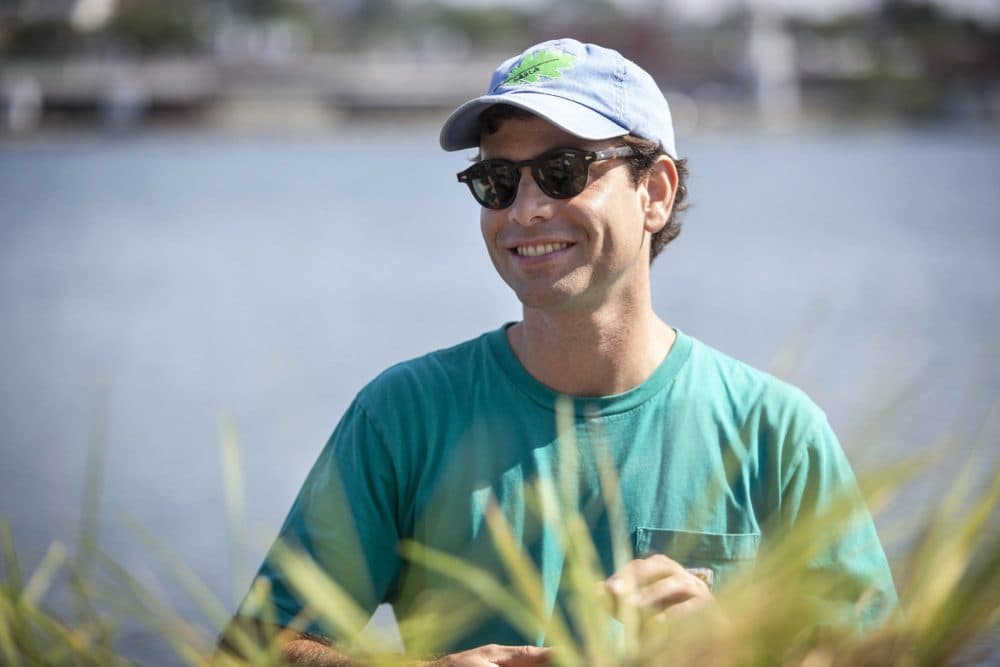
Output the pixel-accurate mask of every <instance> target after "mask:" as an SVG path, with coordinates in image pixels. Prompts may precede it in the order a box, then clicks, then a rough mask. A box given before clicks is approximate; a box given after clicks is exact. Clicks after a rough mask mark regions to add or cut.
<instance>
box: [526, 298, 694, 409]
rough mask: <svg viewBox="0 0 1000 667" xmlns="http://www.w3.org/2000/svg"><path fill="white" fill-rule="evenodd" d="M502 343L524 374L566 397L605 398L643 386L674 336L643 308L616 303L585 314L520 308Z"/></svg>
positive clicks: (644, 305)
mask: <svg viewBox="0 0 1000 667" xmlns="http://www.w3.org/2000/svg"><path fill="white" fill-rule="evenodd" d="M507 338H508V340H509V341H510V345H511V347H512V348H513V350H514V354H515V355H517V358H518V359H519V360H520V362H521V364H522V365H523V366H524V367H525V368H526V369H527V371H528V372H529V373H530V374H531V375H532V376H534V377H535V378H536V379H537V380H539V381H540V382H542V383H543V384H545V385H547V386H548V387H551V388H552V389H554V390H556V391H558V392H560V393H563V394H568V395H571V396H608V395H611V394H618V393H621V392H623V391H627V390H629V389H631V388H633V387H636V386H638V385H640V384H642V383H643V382H644V381H645V380H646V379H647V378H649V376H650V375H652V374H653V371H655V370H656V368H657V367H658V366H659V365H660V364H661V363H662V362H663V359H664V358H665V357H666V356H667V353H668V352H669V351H670V348H671V346H672V345H673V343H674V340H675V338H676V334H675V332H674V330H673V329H672V328H671V327H670V326H668V325H667V324H666V323H665V322H663V320H661V319H660V318H659V317H657V315H656V313H654V312H653V308H652V305H651V304H650V303H649V300H648V299H646V300H644V301H643V302H642V303H628V302H621V301H619V302H617V303H615V304H605V305H604V306H602V307H601V308H599V309H597V310H594V311H589V312H586V313H549V312H544V311H541V310H537V309H533V308H528V307H525V308H524V320H523V321H522V322H519V323H518V324H515V325H514V326H512V327H510V328H509V329H508V330H507Z"/></svg>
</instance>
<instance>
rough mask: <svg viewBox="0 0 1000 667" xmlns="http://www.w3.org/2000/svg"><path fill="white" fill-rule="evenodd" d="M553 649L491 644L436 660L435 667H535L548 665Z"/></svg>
mask: <svg viewBox="0 0 1000 667" xmlns="http://www.w3.org/2000/svg"><path fill="white" fill-rule="evenodd" d="M551 654H552V649H551V648H542V647H539V646H501V645H499V644H489V645H487V646H479V647H477V648H474V649H470V650H468V651H463V652H461V653H453V654H451V655H446V656H444V657H443V658H440V659H438V660H435V661H434V662H433V663H431V665H433V667H533V666H534V665H547V664H548V663H549V660H550V659H551Z"/></svg>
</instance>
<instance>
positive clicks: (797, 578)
mask: <svg viewBox="0 0 1000 667" xmlns="http://www.w3.org/2000/svg"><path fill="white" fill-rule="evenodd" d="M563 418H564V419H565V414H564V415H563ZM561 431H562V432H564V433H566V432H569V431H572V429H561ZM573 447H574V445H573V442H572V438H566V439H565V450H564V451H563V454H564V455H565V456H566V457H568V458H564V459H563V460H564V461H568V462H569V466H570V468H571V467H572V460H573V454H572V452H573ZM223 457H224V462H225V465H224V469H225V471H226V472H225V482H226V491H227V500H228V505H229V510H230V514H231V519H232V523H233V525H234V526H239V525H241V522H242V503H241V497H242V493H241V489H240V485H239V479H240V472H239V468H240V465H239V457H238V448H237V446H236V441H235V437H234V436H233V433H232V430H231V429H227V430H226V432H225V433H224V437H223ZM914 468H915V466H914V465H903V466H897V467H895V468H893V469H889V470H884V471H882V472H881V473H880V474H879V475H876V476H873V477H871V478H869V479H866V480H862V488H863V491H864V493H865V496H866V498H867V500H868V502H869V505H870V506H871V507H872V508H873V509H876V510H877V508H879V507H881V506H883V505H884V504H885V503H886V502H887V500H888V499H889V498H890V497H891V496H892V495H893V494H894V492H896V491H897V490H898V489H899V488H900V487H901V486H902V485H903V484H904V482H906V480H907V479H910V478H911V477H912V475H913V472H914ZM568 472H569V473H570V474H567V475H566V476H565V478H566V479H572V478H573V475H572V474H571V473H572V470H570V471H568ZM976 472H978V471H975V470H974V469H973V467H972V465H970V466H967V470H966V471H965V473H964V474H963V475H962V476H960V478H959V480H958V482H957V483H956V484H954V485H953V487H952V491H951V493H950V494H949V496H948V497H946V498H944V499H943V500H942V501H941V502H937V503H930V502H929V503H928V509H927V512H926V514H925V515H924V516H923V518H922V519H921V522H920V524H919V526H920V527H919V530H918V531H917V533H916V534H917V537H916V538H915V539H914V540H913V541H912V543H911V544H910V545H909V547H908V548H907V550H906V553H905V554H904V556H903V557H902V558H901V559H898V562H897V563H896V564H895V565H896V567H895V568H894V569H895V573H896V577H897V586H898V587H899V589H900V594H901V596H900V597H901V600H900V603H901V609H902V613H901V614H898V615H894V616H892V617H890V618H888V619H884V620H883V621H881V622H880V623H879V624H878V625H876V626H875V627H870V628H867V629H866V631H859V622H858V618H857V614H854V613H852V611H853V610H847V613H843V614H831V613H830V609H829V607H828V606H826V605H824V604H822V602H821V601H822V600H823V599H825V598H828V597H829V594H830V587H831V586H836V585H837V582H835V581H830V580H829V579H817V578H815V577H812V576H810V574H809V561H810V558H811V557H812V555H813V554H815V553H816V552H817V550H818V549H821V548H822V545H823V544H824V543H825V542H826V541H828V540H831V539H833V535H832V534H833V533H835V531H836V529H835V528H833V527H834V526H837V525H841V524H843V523H844V522H845V521H847V520H848V519H849V517H847V516H846V515H847V514H848V513H849V512H850V511H851V509H850V507H848V506H847V504H844V505H842V506H836V505H835V506H833V507H831V508H830V509H829V511H828V512H827V513H825V514H824V515H822V516H820V517H818V518H817V519H816V521H814V522H812V523H809V524H805V525H801V526H798V527H797V528H796V530H795V532H793V533H790V534H787V535H783V536H781V537H780V538H779V539H772V540H770V541H769V544H768V545H767V548H765V549H764V550H763V551H762V552H761V554H760V556H759V558H758V560H757V562H756V564H755V565H754V567H753V568H752V569H749V570H746V571H745V572H743V573H742V574H741V575H739V576H738V577H736V578H735V579H734V580H733V581H732V582H731V583H730V584H729V585H727V586H726V587H725V588H724V589H723V590H721V591H719V592H718V599H719V608H720V609H724V610H725V617H724V618H723V617H721V616H720V615H719V614H718V613H716V612H715V611H713V610H706V611H704V612H701V613H697V614H695V615H692V616H688V617H683V618H676V619H672V618H663V617H660V616H656V617H648V616H643V615H642V614H640V613H639V612H637V611H635V610H629V609H624V610H619V618H620V619H621V622H620V623H617V622H615V623H612V622H610V621H609V618H610V616H609V614H608V612H607V600H605V599H603V598H602V592H601V589H600V588H599V587H598V586H595V582H598V581H600V580H601V579H602V578H603V575H602V574H601V573H600V569H599V567H598V559H597V553H596V550H595V548H594V546H593V544H592V542H591V541H590V539H589V532H588V528H587V526H586V524H585V522H584V519H583V518H582V516H581V515H580V514H579V513H578V512H575V511H573V510H572V509H570V508H573V507H575V503H574V499H573V497H572V494H573V488H572V485H570V484H563V483H561V480H559V481H557V482H556V483H553V484H539V485H538V486H537V488H536V493H535V496H534V497H535V501H536V503H537V505H538V506H539V507H540V508H541V507H546V508H549V514H548V516H549V520H554V521H555V522H556V523H555V524H554V525H557V526H559V528H560V530H561V535H562V541H563V547H564V548H565V550H566V553H567V558H566V574H565V576H564V581H565V582H566V590H565V593H566V595H567V599H568V600H569V604H568V605H567V609H566V612H565V613H563V612H561V611H559V610H557V611H556V612H555V613H552V614H550V613H549V611H548V609H547V607H546V604H545V601H544V599H543V598H544V596H543V594H542V584H541V576H540V574H539V572H538V571H537V569H536V568H535V565H534V563H533V562H532V560H531V559H530V558H529V557H528V556H527V555H526V554H525V553H524V552H523V551H521V550H520V549H519V547H518V546H517V544H516V542H515V540H514V537H513V535H512V534H511V531H510V529H509V526H508V525H507V524H506V522H505V521H504V519H503V516H502V514H501V513H500V511H499V510H498V509H496V508H495V507H494V508H493V509H492V510H491V511H489V512H488V514H487V523H488V528H489V531H490V535H491V537H492V539H493V543H494V545H495V547H496V549H497V552H498V553H499V554H500V556H501V559H502V562H503V563H504V566H505V568H506V572H505V573H503V576H502V577H498V576H497V575H496V574H495V573H489V572H485V571H481V570H478V569H476V568H474V567H472V566H471V565H469V564H467V563H464V562H462V561H461V560H460V559H458V558H456V557H455V556H452V555H450V554H446V553H440V552H435V551H433V550H431V549H428V548H426V547H424V546H422V545H420V544H415V543H408V544H405V545H403V552H404V555H405V556H406V557H407V558H409V559H411V560H413V561H414V562H416V563H417V564H419V565H421V566H423V567H425V568H428V569H430V570H433V571H435V572H438V573H440V574H443V575H445V576H447V577H449V578H451V579H452V580H454V582H455V583H456V585H458V586H460V587H463V588H465V589H466V590H468V591H470V592H472V593H474V594H475V596H476V598H477V599H478V600H480V601H481V604H479V605H478V606H477V608H462V609H459V610H456V609H455V608H454V607H452V606H451V602H452V601H449V600H445V599H442V601H441V604H440V605H438V606H433V605H431V606H429V607H428V608H427V610H426V611H425V613H423V614H420V615H418V616H417V617H415V618H410V619H408V620H407V622H405V623H403V624H401V626H400V634H401V636H402V638H403V641H404V643H405V645H406V647H407V650H408V653H407V654H406V655H400V654H399V653H398V652H396V651H394V646H393V645H392V643H391V642H389V641H387V640H385V639H383V638H381V637H380V636H378V635H376V634H373V633H371V632H370V631H365V627H366V624H367V622H368V617H367V615H366V614H365V613H364V612H363V611H362V610H361V609H359V608H358V607H357V606H356V605H355V603H354V602H353V600H351V599H350V598H349V597H348V596H347V595H346V594H345V593H344V592H343V591H342V590H341V589H340V588H338V586H337V585H336V584H335V583H333V582H332V581H330V580H329V579H328V578H326V577H325V576H324V574H323V572H322V571H320V570H319V569H318V568H317V567H316V566H315V565H314V564H313V563H312V562H311V561H309V560H308V559H307V558H305V557H303V556H301V555H300V554H298V553H297V552H295V551H293V550H291V549H283V548H279V549H278V555H279V557H280V558H281V560H282V562H283V565H284V567H285V569H286V571H287V572H288V574H289V578H290V580H291V581H292V585H293V586H294V587H295V588H296V590H297V592H298V594H299V595H300V597H301V598H302V599H303V600H304V601H306V603H307V608H308V610H309V612H310V618H302V619H300V620H301V626H300V627H303V628H304V627H306V625H307V622H308V621H312V620H316V621H318V622H319V623H320V624H321V625H323V626H324V627H326V628H329V629H330V630H331V632H333V633H335V634H337V635H338V636H351V637H354V638H355V639H354V641H353V642H352V643H351V645H350V649H351V651H352V652H353V653H354V654H357V655H359V656H365V657H366V659H367V660H368V661H369V662H371V663H372V664H376V665H400V664H404V663H406V662H407V661H412V660H413V659H414V658H420V659H425V658H427V657H429V656H433V655H435V654H437V653H439V652H440V650H441V648H442V647H444V646H447V645H448V643H449V641H450V640H452V639H453V638H454V637H457V636H458V635H460V634H461V633H462V632H463V630H464V629H466V624H467V623H469V622H471V620H472V619H475V617H476V616H477V614H481V613H495V614H499V615H501V616H503V617H504V618H505V619H506V620H507V621H508V622H510V623H511V624H512V625H513V626H514V627H516V628H518V629H519V630H521V631H522V632H524V633H525V634H526V635H527V636H536V635H537V634H538V633H539V632H544V633H545V636H546V637H547V642H548V643H550V644H551V645H553V646H557V647H558V649H557V651H556V653H555V661H556V663H557V664H560V665H567V666H577V665H601V666H609V667H610V666H616V665H618V666H623V667H624V666H630V667H632V666H634V667H646V666H650V667H651V666H653V665H682V666H684V665H734V666H735V665H768V666H771V665H796V666H803V667H814V666H817V665H824V666H831V667H832V666H837V665H845V666H846V665H851V666H866V665H904V666H914V667H916V666H920V665H943V664H984V663H986V662H987V661H992V660H1000V642H998V641H997V631H998V629H1000V525H998V521H997V517H998V515H1000V512H998V508H1000V463H998V464H997V465H996V467H995V469H994V470H993V471H992V472H991V474H989V475H987V476H985V477H984V476H982V475H977V474H975V473H976ZM601 474H602V488H603V492H604V495H605V504H606V507H607V508H608V513H609V518H610V523H611V527H612V533H613V536H614V538H615V558H616V563H617V564H619V565H620V564H623V563H624V562H625V561H626V560H627V559H629V558H631V554H630V553H629V547H628V541H627V534H626V532H625V531H626V527H625V526H623V525H622V520H621V517H622V516H623V514H622V512H621V511H620V507H619V504H618V500H617V480H616V479H615V478H614V474H613V471H611V470H610V469H607V468H605V469H603V470H602V471H601ZM85 505H88V506H89V505H94V503H85ZM552 508H555V510H554V511H555V514H554V515H553V514H552ZM540 513H541V512H540ZM93 525H94V524H93V521H90V522H88V521H84V529H83V537H82V538H81V540H80V544H79V546H78V549H77V553H76V555H75V556H73V557H70V556H69V554H68V552H67V550H66V549H65V548H64V547H63V546H62V545H60V544H58V543H57V544H54V545H53V546H52V547H51V548H50V550H49V551H48V553H47V554H46V556H45V557H44V558H43V559H42V561H41V563H40V564H39V565H38V567H37V568H36V569H35V570H34V572H32V573H31V574H30V576H27V577H25V576H24V575H23V573H22V571H21V567H20V563H19V559H18V556H17V553H16V550H15V548H14V543H13V539H12V536H11V533H10V530H9V528H8V527H7V526H6V525H5V524H2V523H0V554H2V565H3V578H2V579H0V663H3V664H5V665H50V664H74V665H127V664H132V663H131V662H130V661H129V660H128V659H126V658H124V657H123V656H122V655H121V654H120V653H119V652H118V651H117V649H116V642H115V636H116V632H115V631H116V628H117V626H118V619H124V618H128V619H133V620H138V621H140V622H142V623H144V624H146V625H147V626H148V627H149V628H150V629H151V630H152V631H153V632H154V633H155V634H156V635H158V636H159V637H161V638H162V639H164V640H166V641H167V642H169V644H170V645H171V646H172V647H173V650H174V651H175V652H176V654H177V656H178V657H179V658H180V659H181V660H182V661H183V662H185V663H187V664H191V665H274V664H278V663H280V662H281V659H280V655H279V652H278V650H277V648H276V644H275V643H274V642H273V639H274V638H273V636H272V637H269V636H267V633H265V636H263V637H261V636H260V634H259V633H257V632H252V631H248V630H247V629H246V628H237V627H230V630H229V632H230V634H229V637H230V643H231V645H232V646H233V647H234V648H236V649H237V650H238V651H239V652H240V653H241V654H242V656H243V657H242V658H236V657H234V656H232V655H228V654H220V653H218V652H217V651H216V650H215V639H216V633H217V632H219V631H221V630H222V629H223V628H224V627H226V625H227V623H228V621H229V611H228V610H227V608H226V606H225V605H224V604H222V603H221V602H219V601H218V600H217V599H216V598H214V597H213V595H212V594H211V593H210V592H209V590H208V588H207V587H206V586H205V585H204V584H203V583H202V582H201V581H199V580H198V578H197V577H196V576H194V574H193V573H192V572H191V571H189V570H188V569H187V568H186V567H185V566H184V564H183V563H180V562H178V561H176V560H175V559H172V558H171V557H170V555H169V553H168V552H167V551H166V550H165V549H163V548H162V547H159V546H157V545H155V541H154V540H153V539H152V538H151V537H149V536H148V535H147V536H145V539H147V540H149V541H150V543H151V545H152V546H151V549H152V550H153V551H154V552H156V553H157V554H158V555H159V556H160V557H161V558H163V559H164V560H165V562H166V563H167V565H168V566H169V568H170V570H171V572H172V573H173V575H174V578H175V579H176V581H177V583H179V584H180V586H181V588H182V589H183V590H184V591H185V592H186V593H187V594H188V595H189V596H190V597H191V599H193V600H194V601H195V602H196V603H197V604H198V606H199V608H200V609H201V611H202V612H203V614H204V615H205V616H206V617H207V618H208V619H210V621H211V623H212V624H213V625H214V628H213V629H212V630H211V631H206V630H205V629H203V628H201V627H198V626H196V625H194V624H192V623H191V622H189V621H186V620H185V619H183V618H180V617H179V616H178V615H177V614H176V613H174V612H173V611H172V610H171V609H170V607H169V606H168V605H167V604H166V603H165V602H164V601H162V600H161V599H159V598H158V597H157V596H156V595H154V594H153V593H152V592H151V591H150V590H149V589H148V588H147V587H145V586H143V585H142V584H141V583H139V582H138V581H137V580H136V579H134V578H133V577H132V576H131V575H130V574H129V573H128V572H126V571H125V570H124V569H122V568H121V567H119V566H118V565H117V564H115V563H114V562H113V561H112V560H111V559H110V558H108V557H106V556H105V555H104V554H103V553H102V551H101V550H100V548H99V546H98V545H96V544H94V543H93V542H92V541H91V540H90V539H89V537H88V534H87V533H88V530H89V529H88V526H89V527H90V529H92V527H93ZM137 530H139V529H137ZM240 535H241V532H240V531H238V530H237V531H236V534H235V535H234V540H233V541H234V544H237V545H238V544H240V543H242V538H241V537H240ZM239 583H240V582H239V581H237V582H236V584H237V585H239ZM59 587H63V588H64V589H65V591H68V592H69V593H70V594H71V597H72V599H73V600H74V612H75V613H74V614H73V619H74V620H73V622H68V621H66V620H64V619H61V618H57V617H56V616H54V615H53V614H50V613H48V612H46V610H45V606H44V604H43V602H44V599H45V598H46V596H47V595H50V594H52V590H53V588H59ZM250 599H251V601H253V602H252V603H253V604H257V605H258V608H259V609H260V611H261V614H262V615H264V617H267V614H268V609H267V602H266V600H267V599H268V596H267V590H266V584H265V583H263V582H259V583H258V584H257V585H256V586H255V588H254V590H253V591H252V592H251V598H250ZM863 603H864V600H862V601H861V603H860V604H859V606H858V607H857V610H860V607H861V605H863Z"/></svg>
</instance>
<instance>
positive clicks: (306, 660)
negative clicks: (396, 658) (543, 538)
mask: <svg viewBox="0 0 1000 667" xmlns="http://www.w3.org/2000/svg"><path fill="white" fill-rule="evenodd" d="M234 625H238V626H239V627H240V628H241V629H243V631H244V632H246V633H248V634H249V635H250V636H251V637H252V639H253V641H254V642H255V643H256V645H257V646H261V647H265V646H268V645H273V646H275V647H276V648H277V649H278V651H279V652H280V655H281V657H282V658H283V659H284V660H285V661H287V662H288V663H290V664H292V665H308V666H309V667H362V666H363V665H365V664H366V663H365V662H364V661H363V660H361V659H359V658H356V657H353V656H351V655H349V654H347V653H344V652H343V651H341V650H340V649H339V648H338V647H337V645H336V643H335V642H332V641H330V639H328V638H327V637H324V636H322V635H313V634H307V633H302V632H298V631H296V630H292V629H290V628H282V627H277V626H269V625H266V624H264V623H262V622H261V621H259V620H257V619H253V618H248V617H246V616H237V617H236V618H235V619H233V622H232V623H231V624H230V627H229V628H227V630H226V632H224V633H223V634H222V637H221V638H220V640H219V651H221V652H225V653H229V654H231V655H235V656H238V657H242V652H241V651H239V650H238V649H237V647H236V646H235V644H236V642H234V641H233V638H232V632H233V626H234ZM551 651H552V649H550V648H542V647H538V646H500V645H497V644H490V645H487V646H480V647H477V648H474V649H470V650H468V651H463V652H461V653H454V654H451V655H446V656H442V657H440V658H437V659H435V660H430V661H420V660H414V661H413V663H412V665H413V667H491V666H498V667H533V666H535V665H546V664H548V663H549V661H550V659H551Z"/></svg>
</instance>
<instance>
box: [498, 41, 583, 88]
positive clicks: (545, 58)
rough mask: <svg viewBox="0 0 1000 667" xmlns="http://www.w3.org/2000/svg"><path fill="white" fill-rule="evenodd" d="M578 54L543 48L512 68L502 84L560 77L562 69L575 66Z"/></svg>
mask: <svg viewBox="0 0 1000 667" xmlns="http://www.w3.org/2000/svg"><path fill="white" fill-rule="evenodd" d="M575 61H576V56H574V55H571V54H569V53H563V52H562V51H550V50H548V49H542V50H541V51H535V52H534V53H529V54H528V55H526V56H525V57H524V58H523V59H522V60H521V62H520V63H518V65H517V67H515V68H514V69H512V70H511V71H510V73H509V74H508V75H507V78H506V79H504V82H503V83H502V84H500V85H501V86H513V85H517V84H519V83H538V81H539V80H540V79H541V78H542V77H543V76H544V77H546V78H548V79H558V78H559V77H561V76H562V71H563V70H564V69H567V68H569V67H572V66H573V63H574V62H575Z"/></svg>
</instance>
